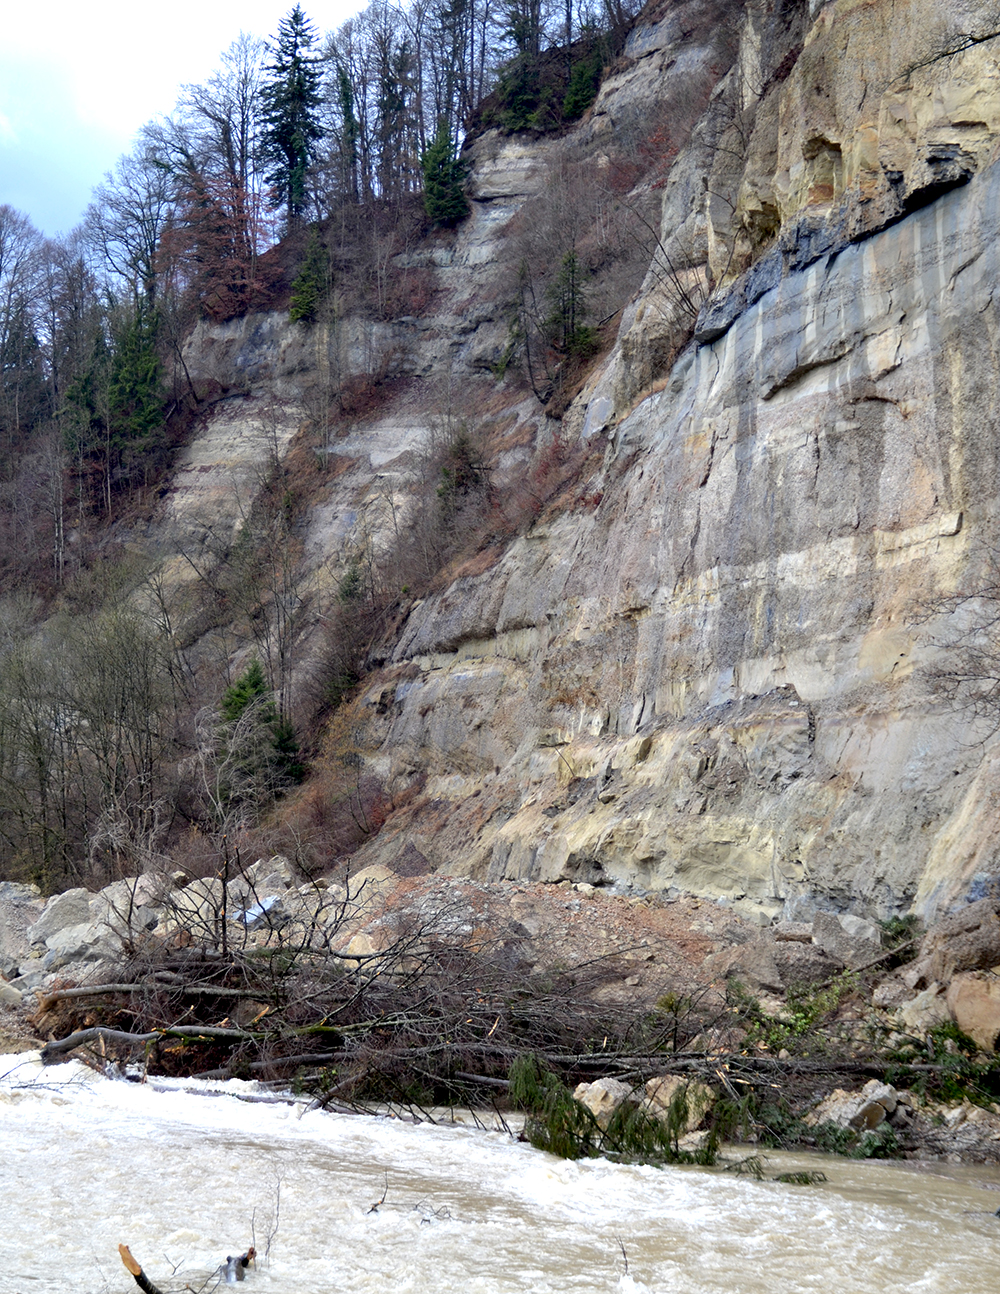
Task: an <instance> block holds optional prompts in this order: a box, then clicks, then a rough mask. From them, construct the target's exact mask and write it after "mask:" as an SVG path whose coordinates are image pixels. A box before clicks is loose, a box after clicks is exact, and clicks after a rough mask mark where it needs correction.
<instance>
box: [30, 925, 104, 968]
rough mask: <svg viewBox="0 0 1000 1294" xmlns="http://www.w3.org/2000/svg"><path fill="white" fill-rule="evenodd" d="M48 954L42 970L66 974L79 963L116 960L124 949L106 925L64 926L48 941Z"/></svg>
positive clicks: (46, 943)
mask: <svg viewBox="0 0 1000 1294" xmlns="http://www.w3.org/2000/svg"><path fill="white" fill-rule="evenodd" d="M45 947H46V952H45V955H44V956H43V958H42V970H43V971H46V972H51V971H57V970H63V969H64V968H65V967H67V966H72V965H74V964H75V963H79V962H94V961H99V960H101V959H102V958H105V957H113V956H114V955H115V953H116V952H119V951H120V949H121V941H120V940H119V939H118V938H117V937H116V936H115V935H114V934H112V932H111V931H110V930H109V928H108V926H107V924H106V923H105V922H103V921H84V922H82V923H81V924H80V925H77V926H64V927H63V928H62V929H61V930H57V931H56V932H55V934H53V935H50V936H49V937H48V939H46V941H45Z"/></svg>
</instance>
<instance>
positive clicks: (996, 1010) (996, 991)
mask: <svg viewBox="0 0 1000 1294" xmlns="http://www.w3.org/2000/svg"><path fill="white" fill-rule="evenodd" d="M946 1000H947V1004H948V1009H949V1011H950V1012H951V1015H952V1018H953V1019H954V1021H955V1023H956V1024H957V1025H958V1027H959V1028H960V1029H961V1030H962V1032H963V1033H967V1034H968V1035H969V1037H970V1038H971V1039H972V1040H973V1041H974V1042H975V1044H976V1046H977V1047H981V1048H982V1050H983V1051H995V1050H996V1044H997V1040H998V1038H1000V976H997V975H993V974H990V973H989V972H984V971H970V972H965V973H963V974H960V975H956V976H955V977H954V979H953V980H952V981H951V983H950V984H949V985H948V993H947V999H946Z"/></svg>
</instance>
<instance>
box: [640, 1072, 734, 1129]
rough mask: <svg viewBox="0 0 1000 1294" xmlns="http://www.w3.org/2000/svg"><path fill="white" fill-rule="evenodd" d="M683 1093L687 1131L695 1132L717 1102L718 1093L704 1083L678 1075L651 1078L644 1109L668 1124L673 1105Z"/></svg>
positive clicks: (647, 1085)
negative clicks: (685, 1104)
mask: <svg viewBox="0 0 1000 1294" xmlns="http://www.w3.org/2000/svg"><path fill="white" fill-rule="evenodd" d="M682 1092H683V1093H684V1099H685V1101H686V1103H687V1120H686V1122H685V1125H684V1126H685V1131H686V1132H693V1131H694V1129H695V1128H697V1127H698V1125H699V1124H700V1123H701V1122H702V1121H703V1120H704V1118H705V1115H706V1114H707V1113H708V1112H709V1110H710V1109H711V1108H712V1106H713V1105H714V1104H715V1100H716V1093H715V1092H714V1091H713V1090H712V1088H710V1087H708V1086H706V1084H704V1083H699V1082H697V1081H695V1080H690V1079H685V1078H680V1077H679V1076H678V1075H677V1074H663V1075H661V1076H660V1077H659V1078H651V1079H650V1080H649V1082H648V1083H647V1084H646V1099H645V1100H644V1101H643V1103H642V1108H643V1109H644V1110H645V1111H646V1112H647V1114H651V1115H653V1117H654V1118H656V1119H660V1120H662V1121H663V1122H666V1121H667V1119H668V1118H669V1117H670V1106H671V1104H672V1103H673V1102H674V1100H675V1099H676V1098H677V1096H678V1095H679V1094H680V1093H682Z"/></svg>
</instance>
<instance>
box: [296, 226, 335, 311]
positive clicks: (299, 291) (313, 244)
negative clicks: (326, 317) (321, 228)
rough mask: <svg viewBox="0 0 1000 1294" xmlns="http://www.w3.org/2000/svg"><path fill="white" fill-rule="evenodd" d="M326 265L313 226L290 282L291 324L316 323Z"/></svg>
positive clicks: (325, 280) (325, 275)
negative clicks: (297, 267) (300, 261)
mask: <svg viewBox="0 0 1000 1294" xmlns="http://www.w3.org/2000/svg"><path fill="white" fill-rule="evenodd" d="M327 264H328V258H327V254H326V250H325V248H324V247H323V244H322V243H321V242H320V240H319V232H318V231H317V229H316V228H315V226H314V227H313V228H312V230H311V231H310V233H309V245H308V246H307V247H306V255H305V260H304V261H303V262H302V267H301V269H300V270H299V272H298V274H297V275H296V276H295V278H294V279H293V280H292V299H291V301H290V302H289V306H288V317H289V319H291V321H292V323H315V322H316V316H317V315H318V314H319V308H320V306H321V305H322V304H323V298H324V297H325V296H326V289H327Z"/></svg>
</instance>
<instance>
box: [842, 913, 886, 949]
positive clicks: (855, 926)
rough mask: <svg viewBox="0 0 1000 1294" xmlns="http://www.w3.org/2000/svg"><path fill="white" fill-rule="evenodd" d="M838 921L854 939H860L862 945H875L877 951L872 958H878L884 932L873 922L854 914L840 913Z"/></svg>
mask: <svg viewBox="0 0 1000 1294" xmlns="http://www.w3.org/2000/svg"><path fill="white" fill-rule="evenodd" d="M837 920H838V921H839V922H840V924H841V925H842V926H843V927H844V930H845V932H846V933H847V934H848V935H850V937H851V938H852V939H860V940H861V942H862V943H868V944H874V945H875V951H874V952H873V953H872V956H873V957H877V956H878V954H879V949H880V948H881V947H882V931H881V930H880V929H879V928H878V926H877V925H875V923H874V922H873V921H868V920H866V919H865V918H864V917H858V916H855V915H854V913H853V912H838V913H837Z"/></svg>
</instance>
